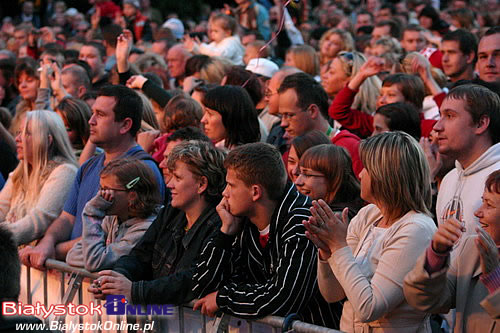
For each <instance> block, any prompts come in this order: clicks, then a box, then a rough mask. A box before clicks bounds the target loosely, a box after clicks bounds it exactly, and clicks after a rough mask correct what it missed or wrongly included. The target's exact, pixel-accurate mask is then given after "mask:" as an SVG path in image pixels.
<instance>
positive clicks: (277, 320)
mask: <svg viewBox="0 0 500 333" xmlns="http://www.w3.org/2000/svg"><path fill="white" fill-rule="evenodd" d="M45 267H46V268H47V269H55V270H58V271H60V272H64V273H70V274H77V275H80V277H82V278H89V279H91V280H94V279H97V278H98V277H99V275H97V274H94V273H91V272H89V271H87V270H85V269H82V268H78V267H73V266H70V265H68V264H67V263H65V262H61V261H58V260H54V259H47V260H46V262H45ZM30 270H31V268H30V267H26V272H27V274H26V275H27V277H26V286H27V297H28V302H29V303H30V304H31V303H32V301H33V298H32V295H31V273H30ZM61 275H62V276H61V282H62V283H61V285H62V286H61V293H62V294H63V295H64V293H65V291H64V286H65V284H64V280H65V278H64V274H61ZM43 280H44V281H43V283H44V301H45V303H46V304H47V302H48V299H47V297H48V291H47V289H48V282H47V272H46V271H45V274H44V275H43ZM61 298H62V297H61ZM78 299H79V301H80V303H81V302H82V299H83V297H82V288H81V287H80V288H79V290H78ZM98 304H101V302H100V301H98ZM193 305H194V301H192V302H190V303H189V304H185V305H183V306H180V307H179V328H180V332H183V331H184V316H183V314H184V310H183V309H182V307H191V308H192V307H193ZM181 314H182V316H181ZM121 317H122V316H119V315H118V316H117V322H121V320H122V318H121ZM101 319H102V317H101V316H99V320H101ZM82 320H83V318H80V322H81V321H82ZM247 322H248V331H249V332H252V330H253V327H252V326H253V325H252V323H261V324H266V325H269V326H271V328H272V330H273V332H275V333H279V332H280V331H281V328H282V327H283V322H284V318H283V317H278V316H267V317H264V318H261V319H256V320H253V321H247ZM202 323H203V325H202V333H206V324H207V320H206V317H205V316H202ZM292 329H293V331H295V332H297V333H311V332H314V333H341V332H340V331H338V330H334V329H330V328H326V327H322V326H317V325H313V324H309V323H305V322H302V321H298V320H297V321H294V322H293V323H292ZM117 332H118V333H119V332H120V330H119V329H118V330H117Z"/></svg>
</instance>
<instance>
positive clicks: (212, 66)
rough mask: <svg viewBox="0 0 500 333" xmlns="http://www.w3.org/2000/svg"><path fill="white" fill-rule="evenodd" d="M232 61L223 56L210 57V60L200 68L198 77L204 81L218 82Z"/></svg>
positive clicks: (229, 67) (231, 64)
mask: <svg viewBox="0 0 500 333" xmlns="http://www.w3.org/2000/svg"><path fill="white" fill-rule="evenodd" d="M232 66H233V63H232V62H231V61H230V60H228V59H226V58H223V57H210V61H208V62H207V63H206V64H204V65H203V67H202V68H200V79H202V80H203V81H204V82H205V83H215V84H220V82H221V81H222V78H223V77H224V76H225V75H226V73H227V72H228V71H229V70H230V69H231V67H232Z"/></svg>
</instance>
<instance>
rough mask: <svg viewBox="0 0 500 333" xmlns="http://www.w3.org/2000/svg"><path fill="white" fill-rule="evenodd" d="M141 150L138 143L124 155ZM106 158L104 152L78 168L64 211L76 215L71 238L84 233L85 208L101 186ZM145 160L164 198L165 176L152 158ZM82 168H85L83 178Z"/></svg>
mask: <svg viewBox="0 0 500 333" xmlns="http://www.w3.org/2000/svg"><path fill="white" fill-rule="evenodd" d="M139 150H142V148H141V146H139V145H136V146H134V147H132V148H131V149H130V150H129V151H127V152H126V153H125V155H123V157H126V156H130V155H133V154H134V153H136V152H137V151H139ZM104 159H105V155H104V154H100V155H97V156H94V157H92V158H91V159H90V160H88V161H87V162H85V163H84V164H83V165H82V166H81V167H80V168H79V169H78V173H77V174H76V178H75V181H74V182H73V187H72V188H71V192H70V193H69V195H68V198H67V199H66V202H65V204H64V211H65V212H66V213H68V214H71V215H73V216H74V217H75V223H74V224H73V230H72V231H71V239H75V238H78V237H80V236H81V235H82V212H83V208H84V207H85V205H86V204H87V202H88V201H89V200H90V199H92V198H93V197H94V196H95V195H96V194H97V189H98V188H99V183H100V182H99V181H100V177H99V175H100V174H101V170H102V169H103V168H104ZM143 162H144V163H146V164H147V165H149V166H150V167H151V169H152V170H153V172H154V174H155V177H156V180H157V181H158V184H160V194H161V197H162V200H163V199H164V198H165V182H164V181H163V177H162V174H161V172H160V170H159V169H158V166H157V165H156V163H155V162H153V161H150V160H143ZM82 170H85V174H84V175H83V179H82Z"/></svg>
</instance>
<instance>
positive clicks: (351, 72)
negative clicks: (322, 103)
mask: <svg viewBox="0 0 500 333" xmlns="http://www.w3.org/2000/svg"><path fill="white" fill-rule="evenodd" d="M365 62H366V59H365V57H364V55H363V54H362V53H359V52H340V53H339V54H338V55H337V57H335V58H334V59H333V60H332V61H331V63H330V67H329V69H328V71H325V73H324V74H323V80H322V82H321V85H322V86H323V88H324V89H325V91H326V93H327V94H328V96H329V97H330V98H331V99H333V103H332V104H331V106H330V109H329V113H330V116H332V108H333V107H334V104H337V105H338V106H337V108H341V107H342V108H347V110H350V109H356V110H360V111H361V112H363V113H366V114H368V115H371V114H373V113H374V111H375V109H376V104H377V98H378V96H379V92H380V87H381V81H380V79H379V78H378V77H376V76H371V77H368V78H366V80H364V82H363V83H362V84H360V85H359V86H358V88H357V89H356V92H355V93H354V94H352V97H351V96H349V98H346V97H344V95H345V89H347V88H346V87H347V85H348V84H349V83H350V82H351V80H352V79H353V78H354V77H355V76H356V75H358V73H359V71H360V69H361V68H362V66H363V65H364V64H365ZM333 119H335V120H337V118H333ZM347 128H348V129H350V130H351V129H352V128H349V127H347ZM353 133H355V134H358V133H357V132H356V131H353ZM358 136H359V134H358ZM364 137H366V135H365V136H364Z"/></svg>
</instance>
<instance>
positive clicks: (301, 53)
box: [286, 45, 319, 76]
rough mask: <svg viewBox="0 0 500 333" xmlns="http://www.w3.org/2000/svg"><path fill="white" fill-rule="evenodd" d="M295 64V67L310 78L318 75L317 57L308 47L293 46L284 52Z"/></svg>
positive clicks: (311, 48) (312, 49) (310, 47)
mask: <svg viewBox="0 0 500 333" xmlns="http://www.w3.org/2000/svg"><path fill="white" fill-rule="evenodd" d="M286 53H287V55H290V56H291V57H292V58H293V61H294V62H295V66H296V67H297V68H298V69H300V70H301V71H303V72H304V73H307V74H309V75H312V76H316V75H318V74H319V56H318V54H317V53H316V50H314V48H313V47H312V46H310V45H295V46H292V47H290V48H289V49H288V51H287V52H286Z"/></svg>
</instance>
